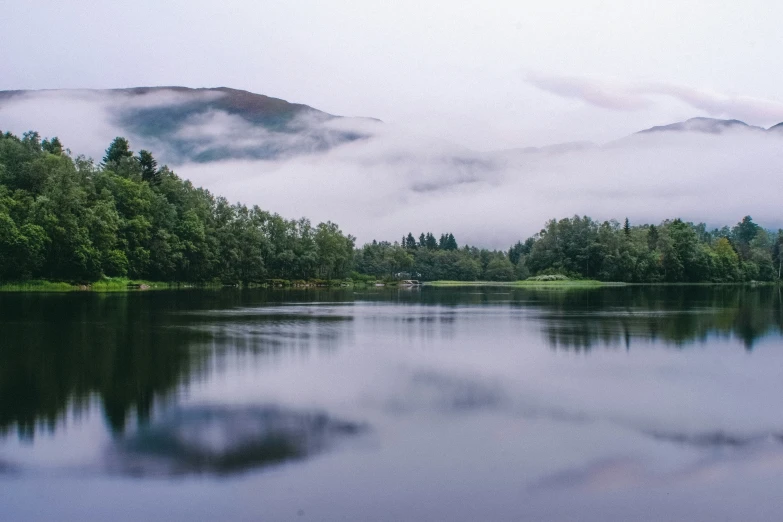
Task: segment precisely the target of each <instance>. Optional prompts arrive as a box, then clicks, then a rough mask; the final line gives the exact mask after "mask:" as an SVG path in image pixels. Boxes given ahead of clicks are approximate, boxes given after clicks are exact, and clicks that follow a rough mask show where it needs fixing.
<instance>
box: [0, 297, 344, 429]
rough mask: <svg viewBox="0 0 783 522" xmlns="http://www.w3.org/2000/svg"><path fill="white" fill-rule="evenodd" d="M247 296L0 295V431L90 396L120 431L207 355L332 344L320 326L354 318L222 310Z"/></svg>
mask: <svg viewBox="0 0 783 522" xmlns="http://www.w3.org/2000/svg"><path fill="white" fill-rule="evenodd" d="M300 297H305V296H300ZM279 298H280V296H271V298H270V297H269V296H264V295H254V296H253V297H252V299H250V300H251V301H252V302H253V303H254V304H258V305H261V306H263V305H266V304H268V303H269V304H276V303H278V302H279V301H278V299H279ZM247 302H248V296H247V295H243V294H241V293H223V292H203V293H201V292H193V293H191V292H171V293H169V292H166V293H156V294H152V293H150V294H143V295H140V294H119V295H96V294H65V295H58V294H32V295H16V294H5V295H0V318H2V319H0V321H1V322H0V324H2V336H0V397H3V400H0V433H7V432H8V430H9V429H16V431H17V433H18V436H19V437H20V438H25V439H32V438H34V436H35V433H36V429H41V430H45V431H49V432H54V431H55V430H56V429H57V427H58V424H61V423H62V422H63V419H64V418H65V416H66V411H67V410H69V409H71V410H73V412H74V415H75V416H77V417H78V416H79V415H81V414H83V412H86V411H88V410H89V409H90V408H91V405H92V403H93V400H94V399H95V398H96V397H97V398H98V399H99V401H100V403H101V405H102V411H103V414H104V416H105V418H106V422H107V424H108V426H109V427H110V429H111V430H112V431H113V432H114V433H116V434H121V433H123V432H124V431H125V430H126V427H127V425H128V423H129V422H131V421H135V422H136V423H138V424H144V423H146V422H148V421H149V419H150V415H151V413H152V409H153V404H154V403H155V401H156V399H160V398H163V397H166V396H167V395H169V394H171V393H173V392H175V391H176V390H177V389H179V388H180V387H183V386H187V385H188V383H190V382H193V381H195V380H198V379H200V378H201V377H202V376H204V375H205V372H206V371H207V368H208V367H209V364H210V361H211V359H212V358H213V357H215V356H219V354H225V353H227V352H236V351H240V352H242V351H247V352H251V353H253V354H267V353H275V352H280V351H281V350H286V349H294V348H297V347H301V346H303V345H304V346H308V347H309V346H310V345H316V346H319V347H322V348H334V347H335V346H336V343H337V339H338V337H339V335H340V330H339V329H333V328H329V327H328V326H327V327H326V328H323V327H318V325H319V324H321V323H325V324H327V325H328V324H330V323H335V322H340V321H346V320H350V319H351V316H347V315H329V314H323V313H320V314H308V313H304V314H302V315H298V314H295V313H293V312H290V313H288V314H279V313H274V312H273V313H268V312H266V313H265V312H264V311H263V309H260V311H257V313H253V312H252V310H247V309H241V308H240V311H238V312H237V313H236V314H230V313H226V309H225V308H220V307H227V308H228V310H232V308H231V307H232V306H237V307H241V306H242V305H245V304H247ZM215 307H217V308H215ZM308 325H309V326H313V329H312V331H308V330H307V328H308Z"/></svg>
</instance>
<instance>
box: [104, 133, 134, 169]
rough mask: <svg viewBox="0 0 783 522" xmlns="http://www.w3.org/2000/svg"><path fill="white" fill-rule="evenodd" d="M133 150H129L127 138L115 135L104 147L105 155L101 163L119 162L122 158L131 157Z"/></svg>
mask: <svg viewBox="0 0 783 522" xmlns="http://www.w3.org/2000/svg"><path fill="white" fill-rule="evenodd" d="M132 157H133V151H132V150H130V144H129V143H128V140H127V139H125V138H123V137H122V136H117V137H116V138H114V141H112V142H111V145H109V148H108V149H106V155H105V156H104V157H103V164H104V165H108V164H110V163H119V162H120V161H122V160H123V159H124V158H132Z"/></svg>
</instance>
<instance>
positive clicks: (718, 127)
mask: <svg viewBox="0 0 783 522" xmlns="http://www.w3.org/2000/svg"><path fill="white" fill-rule="evenodd" d="M737 129H745V130H761V131H763V130H764V129H763V128H762V127H756V126H754V125H748V124H747V123H745V122H744V121H740V120H719V119H715V118H691V119H689V120H686V121H680V122H677V123H671V124H669V125H659V126H656V127H650V128H649V129H644V130H641V131H639V132H637V134H646V133H650V132H667V131H678V132H682V131H687V132H707V133H710V134H720V133H721V132H723V131H726V130H737Z"/></svg>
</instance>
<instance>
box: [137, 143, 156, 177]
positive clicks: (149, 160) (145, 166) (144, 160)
mask: <svg viewBox="0 0 783 522" xmlns="http://www.w3.org/2000/svg"><path fill="white" fill-rule="evenodd" d="M139 166H141V179H142V180H144V181H146V182H147V183H149V184H150V185H157V184H158V183H160V175H159V173H158V162H157V161H156V160H155V158H154V157H152V153H151V152H149V151H148V150H143V149H142V150H140V151H139Z"/></svg>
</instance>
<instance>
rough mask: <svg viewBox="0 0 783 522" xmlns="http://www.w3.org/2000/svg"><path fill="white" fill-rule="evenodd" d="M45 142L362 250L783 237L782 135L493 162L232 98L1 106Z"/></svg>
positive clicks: (682, 129) (91, 94)
mask: <svg viewBox="0 0 783 522" xmlns="http://www.w3.org/2000/svg"><path fill="white" fill-rule="evenodd" d="M597 124H600V122H599V123H597ZM31 129H32V130H37V131H39V132H40V133H41V136H42V137H46V136H49V137H51V136H58V137H59V138H60V140H61V141H62V142H63V143H64V144H65V146H66V147H68V148H70V149H71V150H72V151H73V153H74V154H79V153H83V154H86V155H88V156H91V157H93V158H95V159H96V160H100V158H102V157H103V155H104V149H105V147H107V146H108V144H109V143H110V142H111V140H112V139H113V138H114V137H115V136H125V137H127V138H129V140H130V142H131V146H132V148H133V149H134V150H136V151H138V150H140V149H147V150H150V151H152V152H153V153H154V155H155V157H156V158H157V159H158V161H159V162H160V163H161V164H164V163H167V164H169V165H170V166H172V167H173V168H175V169H176V172H177V173H178V174H179V175H181V176H182V177H184V178H187V179H189V180H191V181H192V182H193V183H194V184H195V185H197V186H204V187H205V188H208V189H209V190H210V191H212V192H213V193H214V194H216V195H222V196H225V197H227V198H228V199H229V200H231V201H242V202H245V203H247V204H251V205H253V204H257V205H260V206H261V207H262V208H265V209H268V210H270V211H274V212H278V213H280V214H282V215H284V216H302V215H305V216H308V217H309V218H311V219H312V220H313V221H316V222H317V221H327V220H331V221H335V222H337V223H339V224H340V226H341V227H342V228H343V230H346V231H347V232H350V233H351V234H353V235H355V236H357V238H358V242H359V243H360V244H361V243H362V242H363V241H370V240H372V239H385V240H392V241H393V240H396V239H399V237H400V236H401V235H402V234H407V233H408V232H411V231H413V232H416V231H421V230H433V231H435V232H439V231H443V232H445V231H448V232H452V233H454V234H455V236H456V237H457V239H458V241H459V242H460V244H461V245H462V244H465V243H470V244H476V245H480V246H489V247H505V246H507V245H509V244H511V243H513V242H515V241H517V240H519V239H520V238H523V237H527V236H529V235H530V234H532V233H535V232H536V231H538V230H540V228H541V226H542V225H543V224H544V222H545V221H546V220H547V219H549V218H555V217H563V216H569V215H574V214H580V215H584V214H587V215H590V216H592V217H594V218H596V219H599V220H603V219H612V218H615V219H620V220H622V219H623V218H624V217H626V216H627V217H629V219H630V220H631V221H632V222H633V223H642V222H652V223H657V222H659V221H660V220H662V219H665V218H670V217H671V216H679V217H681V218H683V219H685V220H692V221H696V222H705V223H707V225H709V226H723V225H725V224H732V223H736V222H737V221H738V220H739V219H741V218H742V217H743V216H745V215H747V214H748V213H752V214H753V218H754V219H755V220H756V221H757V222H759V223H761V224H763V225H764V226H769V227H777V226H781V225H783V216H781V214H780V212H779V206H780V205H779V201H778V200H779V194H780V193H781V192H783V176H781V175H780V174H781V172H783V153H782V152H781V151H783V132H781V131H782V130H783V125H777V126H773V127H772V128H771V129H769V130H765V129H763V128H761V127H755V126H752V125H748V124H746V123H744V122H741V121H739V120H717V119H711V118H693V119H690V120H687V121H684V122H679V123H673V124H670V125H662V126H658V127H653V128H651V129H646V130H643V131H640V132H636V133H634V134H630V135H628V136H626V137H623V138H620V139H617V140H615V141H612V142H609V143H604V144H596V143H591V142H569V143H562V144H553V145H550V146H545V147H520V148H516V149H503V150H489V151H481V150H480V146H478V145H476V146H462V145H457V144H455V143H452V142H449V141H447V140H443V139H439V138H437V137H432V136H426V135H419V134H416V133H414V132H411V131H410V129H409V128H406V127H404V126H401V125H399V124H395V123H394V122H387V123H381V122H380V121H379V120H374V119H372V118H353V117H340V116H335V115H332V114H328V113H326V112H323V111H320V110H318V109H316V108H313V107H310V106H307V105H302V104H295V103H290V102H287V101H285V100H281V99H277V98H271V97H268V96H263V95H259V94H253V93H249V92H247V91H240V90H235V89H228V88H216V89H189V88H184V87H155V88H134V89H116V90H53V91H5V92H0V130H2V131H11V132H14V133H17V134H20V135H21V133H23V132H25V131H27V130H31ZM520 145H524V144H520Z"/></svg>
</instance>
